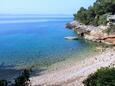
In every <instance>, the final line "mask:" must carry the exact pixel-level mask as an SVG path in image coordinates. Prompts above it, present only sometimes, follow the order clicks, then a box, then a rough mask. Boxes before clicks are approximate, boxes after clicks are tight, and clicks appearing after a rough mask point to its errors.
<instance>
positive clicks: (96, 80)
mask: <svg viewBox="0 0 115 86" xmlns="http://www.w3.org/2000/svg"><path fill="white" fill-rule="evenodd" d="M83 83H84V86H115V68H109V67H106V68H101V69H99V70H97V72H95V73H93V74H91V75H89V76H88V78H87V79H86V80H84V81H83Z"/></svg>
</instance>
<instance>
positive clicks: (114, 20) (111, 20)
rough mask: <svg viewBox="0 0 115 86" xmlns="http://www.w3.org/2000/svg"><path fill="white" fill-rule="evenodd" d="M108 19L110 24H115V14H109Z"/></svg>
mask: <svg viewBox="0 0 115 86" xmlns="http://www.w3.org/2000/svg"><path fill="white" fill-rule="evenodd" d="M107 21H108V24H109V25H110V24H113V25H115V15H108V16H107Z"/></svg>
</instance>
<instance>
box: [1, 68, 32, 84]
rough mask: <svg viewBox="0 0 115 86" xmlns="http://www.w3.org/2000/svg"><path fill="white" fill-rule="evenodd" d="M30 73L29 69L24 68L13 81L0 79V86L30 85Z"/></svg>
mask: <svg viewBox="0 0 115 86" xmlns="http://www.w3.org/2000/svg"><path fill="white" fill-rule="evenodd" d="M30 73H31V70H27V69H25V70H24V71H23V72H22V73H21V75H20V76H19V77H17V78H16V79H15V83H10V85H9V83H8V81H6V80H0V86H31V84H30V80H29V77H30Z"/></svg>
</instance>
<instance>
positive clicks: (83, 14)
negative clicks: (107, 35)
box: [74, 0, 115, 25]
mask: <svg viewBox="0 0 115 86" xmlns="http://www.w3.org/2000/svg"><path fill="white" fill-rule="evenodd" d="M106 14H115V0H97V1H96V2H95V3H94V4H93V6H90V7H89V8H88V9H85V8H83V7H81V8H80V10H79V11H78V12H77V13H76V14H74V19H75V20H77V21H79V22H81V23H83V24H86V25H101V24H104V25H105V24H106V23H107V20H106V17H107V15H106Z"/></svg>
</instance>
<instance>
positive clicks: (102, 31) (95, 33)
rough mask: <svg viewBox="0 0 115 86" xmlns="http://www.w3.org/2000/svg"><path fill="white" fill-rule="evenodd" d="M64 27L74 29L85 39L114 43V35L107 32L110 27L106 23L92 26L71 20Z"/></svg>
mask: <svg viewBox="0 0 115 86" xmlns="http://www.w3.org/2000/svg"><path fill="white" fill-rule="evenodd" d="M66 27H67V28H68V27H69V28H70V29H73V30H75V31H76V32H77V34H78V35H79V36H83V37H84V38H85V39H87V40H91V41H96V42H103V43H106V44H112V45H115V35H114V34H109V31H110V29H111V27H110V26H108V25H107V26H103V25H101V26H92V25H84V24H81V23H79V22H77V21H73V22H71V23H68V24H67V25H66Z"/></svg>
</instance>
